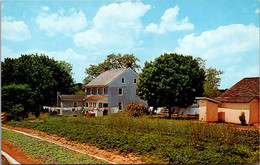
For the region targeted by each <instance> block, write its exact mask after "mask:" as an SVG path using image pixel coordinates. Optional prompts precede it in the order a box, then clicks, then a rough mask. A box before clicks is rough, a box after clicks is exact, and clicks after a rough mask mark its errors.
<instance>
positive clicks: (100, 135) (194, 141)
mask: <svg viewBox="0 0 260 165" xmlns="http://www.w3.org/2000/svg"><path fill="white" fill-rule="evenodd" d="M37 120H38V119H37ZM39 120H41V121H42V122H29V121H22V122H8V123H7V124H9V125H12V126H21V127H25V128H32V129H37V130H40V131H44V132H46V133H48V134H56V135H59V136H62V137H65V138H66V139H67V140H75V141H79V142H82V143H88V144H90V145H95V146H97V147H99V148H101V149H106V150H117V151H119V152H120V153H122V154H124V153H130V152H131V153H134V154H136V155H142V159H143V160H144V161H146V162H147V163H176V164H202V163H203V164H245V163H246V164H256V163H259V132H258V130H251V131H250V132H249V133H248V136H246V131H239V130H236V129H233V128H231V126H230V125H228V124H222V125H220V124H213V125H208V124H201V123H194V121H186V120H167V119H157V118H153V119H150V118H148V117H140V118H133V117H126V116H124V115H110V116H107V117H104V118H85V117H77V118H75V117H74V118H73V117H49V116H45V117H41V118H40V119H39Z"/></svg>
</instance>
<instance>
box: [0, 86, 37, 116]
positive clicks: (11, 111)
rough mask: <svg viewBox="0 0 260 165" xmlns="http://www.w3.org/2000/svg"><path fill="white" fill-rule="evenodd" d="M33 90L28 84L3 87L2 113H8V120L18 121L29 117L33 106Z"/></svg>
mask: <svg viewBox="0 0 260 165" xmlns="http://www.w3.org/2000/svg"><path fill="white" fill-rule="evenodd" d="M33 97H34V96H33V93H32V89H31V88H30V87H29V85H27V84H10V85H6V86H3V87H2V111H3V112H7V120H11V119H15V120H18V119H19V118H20V117H22V118H24V117H26V116H27V113H28V111H29V108H30V107H31V106H32V105H33V103H34V101H33Z"/></svg>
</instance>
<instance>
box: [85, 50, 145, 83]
mask: <svg viewBox="0 0 260 165" xmlns="http://www.w3.org/2000/svg"><path fill="white" fill-rule="evenodd" d="M137 61H140V60H139V59H138V58H137V57H135V56H134V55H133V54H124V55H121V54H120V53H119V54H117V55H115V54H114V53H113V54H110V55H108V56H107V59H105V60H104V61H103V62H101V63H99V64H98V65H90V67H88V68H86V71H85V73H86V74H87V77H86V78H85V79H84V84H88V83H89V82H90V81H91V80H92V79H94V78H96V77H97V76H98V75H100V74H101V73H102V72H103V71H104V68H107V69H108V70H110V69H118V68H124V67H125V65H126V64H131V68H132V69H133V70H135V69H137V68H140V65H138V64H136V62H137Z"/></svg>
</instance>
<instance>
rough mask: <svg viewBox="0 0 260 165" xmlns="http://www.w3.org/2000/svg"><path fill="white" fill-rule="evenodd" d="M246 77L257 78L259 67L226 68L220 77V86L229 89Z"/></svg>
mask: <svg viewBox="0 0 260 165" xmlns="http://www.w3.org/2000/svg"><path fill="white" fill-rule="evenodd" d="M246 77H259V65H254V66H247V67H245V68H243V69H241V68H240V67H239V66H235V65H233V66H230V67H228V68H227V69H226V71H225V73H224V74H223V76H221V86H223V88H229V87H231V86H233V85H235V83H237V82H238V81H239V80H241V79H243V78H246Z"/></svg>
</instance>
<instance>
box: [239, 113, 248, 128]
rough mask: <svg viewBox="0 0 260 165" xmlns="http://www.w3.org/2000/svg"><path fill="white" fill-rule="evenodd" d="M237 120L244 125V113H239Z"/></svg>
mask: <svg viewBox="0 0 260 165" xmlns="http://www.w3.org/2000/svg"><path fill="white" fill-rule="evenodd" d="M239 120H240V121H241V124H242V125H246V117H245V112H241V115H240V116H239Z"/></svg>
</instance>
